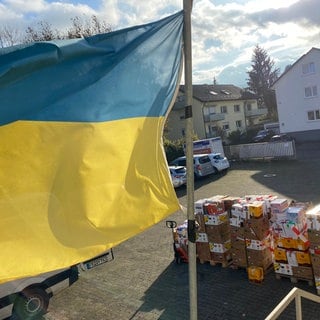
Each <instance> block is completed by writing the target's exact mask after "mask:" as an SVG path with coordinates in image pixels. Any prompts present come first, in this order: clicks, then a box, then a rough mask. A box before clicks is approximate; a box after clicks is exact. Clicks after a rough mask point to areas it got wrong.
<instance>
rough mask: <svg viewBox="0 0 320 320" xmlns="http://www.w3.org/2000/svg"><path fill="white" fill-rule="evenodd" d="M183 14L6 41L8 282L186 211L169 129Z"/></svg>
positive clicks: (3, 273) (1, 112)
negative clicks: (173, 176)
mask: <svg viewBox="0 0 320 320" xmlns="http://www.w3.org/2000/svg"><path fill="white" fill-rule="evenodd" d="M182 29H183V12H178V13H176V14H174V15H172V16H169V17H167V18H165V19H162V20H160V21H157V22H154V23H150V24H147V25H142V26H136V27H132V28H127V29H124V30H120V31H115V32H111V33H107V34H99V35H96V36H93V37H89V38H86V39H80V40H79V39H77V40H65V41H52V42H41V43H33V44H29V45H23V46H15V47H11V48H5V49H1V50H0V139H1V140H0V141H1V142H0V169H1V170H0V215H1V224H0V241H1V250H0V261H1V268H0V282H1V281H7V280H9V279H14V278H19V277H24V276H30V275H35V274H38V273H42V272H45V271H50V270H55V269H59V268H63V267H66V266H70V265H73V264H76V263H78V262H81V261H84V260H87V259H89V258H92V257H93V256H95V255H98V254H100V253H102V252H103V251H105V250H107V249H109V248H111V247H114V246H116V245H117V244H119V243H121V242H123V241H124V240H126V239H128V238H130V237H132V236H134V235H136V234H138V233H140V232H142V231H143V230H145V229H147V228H149V227H150V226H152V225H154V224H155V223H157V222H159V221H161V220H162V219H164V218H165V217H167V216H168V215H170V214H172V213H173V212H175V211H177V210H179V208H180V206H179V203H178V200H177V198H176V195H175V192H174V189H173V187H172V183H171V180H170V175H169V172H168V167H167V162H166V158H165V154H164V150H163V145H162V133H163V127H164V122H165V118H166V115H167V113H168V112H169V110H170V108H171V106H172V103H173V100H174V97H175V94H176V92H177V88H178V85H179V82H180V75H181V61H182Z"/></svg>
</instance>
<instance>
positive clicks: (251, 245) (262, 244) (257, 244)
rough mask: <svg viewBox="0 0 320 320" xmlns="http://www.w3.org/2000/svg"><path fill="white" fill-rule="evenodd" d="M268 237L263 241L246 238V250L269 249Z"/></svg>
mask: <svg viewBox="0 0 320 320" xmlns="http://www.w3.org/2000/svg"><path fill="white" fill-rule="evenodd" d="M270 241H271V239H270V236H269V237H267V238H265V239H264V240H253V239H247V238H246V248H247V249H253V250H264V249H266V248H270V246H271V242H270Z"/></svg>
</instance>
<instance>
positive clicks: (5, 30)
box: [0, 26, 21, 48]
mask: <svg viewBox="0 0 320 320" xmlns="http://www.w3.org/2000/svg"><path fill="white" fill-rule="evenodd" d="M20 38H21V34H20V32H19V31H18V30H17V29H14V28H12V27H9V26H4V27H2V28H1V29H0V47H1V48H4V47H10V46H13V45H15V44H17V43H19V42H20Z"/></svg>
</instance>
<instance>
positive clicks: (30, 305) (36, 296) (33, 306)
mask: <svg viewBox="0 0 320 320" xmlns="http://www.w3.org/2000/svg"><path fill="white" fill-rule="evenodd" d="M49 299H50V298H49V295H48V294H47V293H46V291H45V290H44V289H42V288H39V287H32V288H26V289H24V290H23V291H22V292H21V294H19V295H18V296H17V298H16V300H15V302H14V305H13V313H14V314H15V316H16V317H17V318H18V319H19V320H33V319H37V318H39V317H40V316H42V315H43V314H45V313H46V312H47V310H48V306H49Z"/></svg>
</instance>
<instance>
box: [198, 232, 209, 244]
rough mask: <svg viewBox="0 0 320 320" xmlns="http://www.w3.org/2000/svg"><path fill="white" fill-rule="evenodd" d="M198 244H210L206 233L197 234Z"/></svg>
mask: <svg viewBox="0 0 320 320" xmlns="http://www.w3.org/2000/svg"><path fill="white" fill-rule="evenodd" d="M196 242H209V240H208V235H207V234H206V233H205V232H196Z"/></svg>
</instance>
